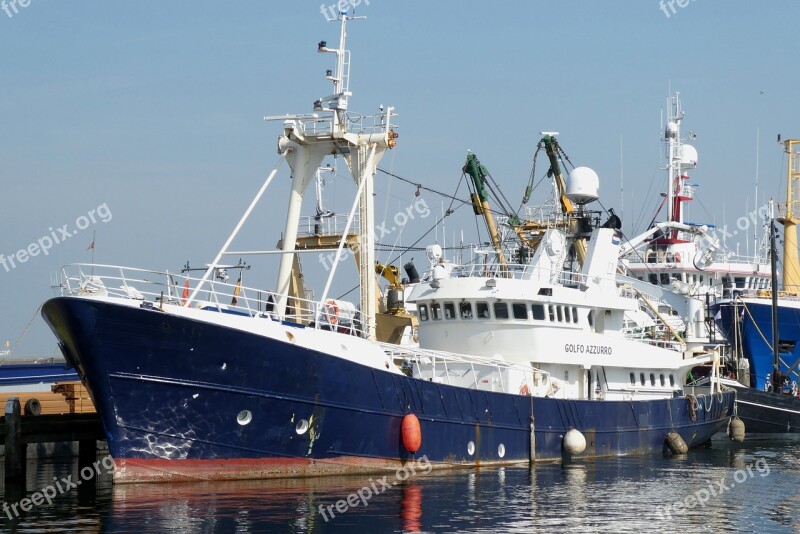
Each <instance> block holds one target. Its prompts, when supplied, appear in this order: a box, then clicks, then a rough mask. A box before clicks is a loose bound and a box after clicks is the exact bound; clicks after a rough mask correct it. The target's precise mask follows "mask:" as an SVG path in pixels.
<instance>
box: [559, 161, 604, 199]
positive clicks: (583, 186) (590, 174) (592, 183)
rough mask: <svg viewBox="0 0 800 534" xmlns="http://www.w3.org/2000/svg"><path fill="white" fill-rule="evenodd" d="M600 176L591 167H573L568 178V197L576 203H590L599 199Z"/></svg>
mask: <svg viewBox="0 0 800 534" xmlns="http://www.w3.org/2000/svg"><path fill="white" fill-rule="evenodd" d="M599 189H600V178H598V176H597V173H596V172H594V171H593V170H592V169H590V168H589V167H576V168H574V169H572V172H571V173H569V177H568V178H567V198H569V199H570V200H571V201H573V202H574V203H576V204H588V203H589V202H594V201H595V200H597V196H598V194H597V192H598V190H599Z"/></svg>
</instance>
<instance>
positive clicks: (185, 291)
mask: <svg viewBox="0 0 800 534" xmlns="http://www.w3.org/2000/svg"><path fill="white" fill-rule="evenodd" d="M188 298H189V280H188V279H187V280H186V282H184V284H183V294H182V295H181V306H186V299H188Z"/></svg>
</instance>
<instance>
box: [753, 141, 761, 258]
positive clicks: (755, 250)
mask: <svg viewBox="0 0 800 534" xmlns="http://www.w3.org/2000/svg"><path fill="white" fill-rule="evenodd" d="M760 134H761V131H760V129H759V128H756V200H755V202H754V203H753V207H754V208H755V209H756V213H758V152H759V146H760V138H761V135H760ZM753 255H754V256H756V258H755V260H756V263H758V258H757V256H758V225H757V224H754V225H753Z"/></svg>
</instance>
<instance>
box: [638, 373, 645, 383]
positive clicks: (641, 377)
mask: <svg viewBox="0 0 800 534" xmlns="http://www.w3.org/2000/svg"><path fill="white" fill-rule="evenodd" d="M639 383H640V384H641V385H644V373H639Z"/></svg>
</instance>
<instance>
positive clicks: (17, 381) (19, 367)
mask: <svg viewBox="0 0 800 534" xmlns="http://www.w3.org/2000/svg"><path fill="white" fill-rule="evenodd" d="M76 380H79V379H78V373H76V372H75V370H74V369H66V368H65V366H64V364H63V363H4V364H2V365H0V387H6V386H23V385H30V384H51V383H55V382H71V381H76Z"/></svg>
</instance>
